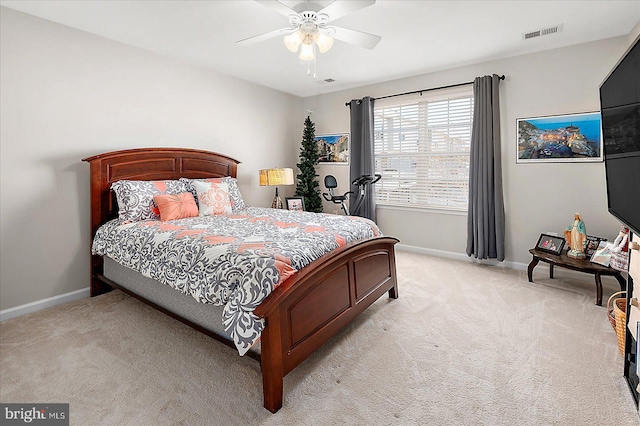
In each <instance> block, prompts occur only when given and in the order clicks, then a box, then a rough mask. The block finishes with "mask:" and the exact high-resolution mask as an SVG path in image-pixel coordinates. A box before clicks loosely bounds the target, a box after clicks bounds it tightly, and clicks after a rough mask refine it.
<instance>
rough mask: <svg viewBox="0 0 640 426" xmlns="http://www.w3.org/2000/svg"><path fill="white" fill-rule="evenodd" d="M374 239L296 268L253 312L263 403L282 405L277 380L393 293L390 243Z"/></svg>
mask: <svg viewBox="0 0 640 426" xmlns="http://www.w3.org/2000/svg"><path fill="white" fill-rule="evenodd" d="M397 242H398V240H397V239H395V238H391V237H380V238H374V239H371V240H366V241H362V242H359V243H355V244H353V245H349V246H347V247H344V248H343V249H341V250H340V251H339V252H337V253H336V252H333V253H331V254H329V255H326V256H324V257H322V258H320V259H318V260H317V261H315V262H313V263H312V264H311V265H309V266H307V267H306V268H304V269H302V270H301V271H299V273H298V274H296V275H294V276H292V277H291V278H289V279H288V280H287V281H285V282H284V283H282V285H281V286H280V287H279V288H277V289H276V290H275V291H273V292H272V293H271V294H270V295H269V297H267V299H265V300H264V302H262V304H260V306H258V307H257V308H256V310H255V311H254V313H255V314H256V315H258V316H259V317H262V318H264V319H265V320H266V327H265V329H264V330H263V332H262V338H261V345H262V356H261V363H262V381H263V391H264V407H265V408H266V409H268V410H269V411H271V412H273V413H275V412H276V411H278V410H279V409H280V408H281V407H282V395H283V388H282V385H283V379H284V376H286V375H287V373H289V372H290V371H291V370H293V369H294V368H295V367H296V366H297V365H298V364H300V363H301V362H302V361H304V360H305V359H306V358H307V357H308V356H309V355H311V354H312V353H313V352H314V351H315V350H316V349H318V348H319V347H320V346H322V345H323V344H324V343H325V342H326V341H327V340H329V339H330V338H331V337H333V336H334V335H335V334H336V333H338V331H340V330H341V329H343V328H344V327H346V326H347V325H348V324H349V323H350V322H351V321H352V320H353V319H354V318H355V317H356V316H357V315H358V314H360V313H361V312H362V311H364V310H365V309H366V308H367V307H369V306H370V305H371V304H372V303H373V302H375V301H376V300H377V299H378V298H379V297H380V296H382V295H383V294H384V293H386V292H388V293H389V296H390V297H392V298H394V299H395V298H397V297H398V284H397V278H396V266H395V255H394V245H395V244H396V243H397Z"/></svg>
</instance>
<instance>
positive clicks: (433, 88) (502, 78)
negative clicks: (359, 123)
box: [344, 75, 505, 106]
mask: <svg viewBox="0 0 640 426" xmlns="http://www.w3.org/2000/svg"><path fill="white" fill-rule="evenodd" d="M499 78H500V80H504V78H505V77H504V75H501V76H500V77H499ZM467 84H473V81H469V82H467V83H458V84H450V85H448V86H441V87H432V88H431V89H422V90H414V91H413V92H404V93H396V94H395V95H387V96H380V97H379V98H372V99H373V100H377V99H386V98H395V97H396V96H404V95H413V94H415V93H420V94H422V92H430V91H432V90H441V89H450V88H451V87H458V86H466V85H467ZM344 105H345V106H350V105H351V102H350V101H349V102H345V103H344Z"/></svg>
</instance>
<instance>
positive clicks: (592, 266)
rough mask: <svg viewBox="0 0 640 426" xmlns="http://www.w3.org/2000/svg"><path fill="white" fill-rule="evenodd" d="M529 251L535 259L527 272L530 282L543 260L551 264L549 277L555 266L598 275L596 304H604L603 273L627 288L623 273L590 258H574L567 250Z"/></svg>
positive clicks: (623, 287)
mask: <svg viewBox="0 0 640 426" xmlns="http://www.w3.org/2000/svg"><path fill="white" fill-rule="evenodd" d="M529 253H531V255H532V256H533V260H531V263H529V267H528V268H527V273H528V274H529V282H530V283H532V282H533V268H535V267H536V265H537V264H538V262H540V261H543V262H546V263H548V264H549V278H553V267H554V266H556V265H557V266H561V267H563V268H567V269H572V270H574V271H579V272H585V273H587V274H593V275H595V277H596V305H598V306H602V281H601V280H600V277H601V276H602V275H612V276H614V277H615V278H616V279H617V280H618V283H620V290H625V288H626V286H627V282H626V281H625V279H624V278H623V277H622V273H621V272H620V271H617V270H615V269H613V268H609V267H608V266H602V265H599V264H597V263H593V262H591V261H589V260H581V259H574V258H573V257H569V256H567V253H566V252H562V253H561V254H551V253H547V252H545V251H542V250H538V249H530V250H529Z"/></svg>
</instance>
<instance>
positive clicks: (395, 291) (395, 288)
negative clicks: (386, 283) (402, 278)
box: [389, 245, 398, 299]
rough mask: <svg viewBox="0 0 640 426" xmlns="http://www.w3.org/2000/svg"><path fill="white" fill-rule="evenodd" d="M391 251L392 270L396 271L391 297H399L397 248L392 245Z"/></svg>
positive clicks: (390, 291) (390, 292)
mask: <svg viewBox="0 0 640 426" xmlns="http://www.w3.org/2000/svg"><path fill="white" fill-rule="evenodd" d="M389 251H390V253H391V256H390V261H391V270H392V271H393V273H394V280H393V282H394V284H393V287H391V288H390V289H389V298H390V299H397V298H398V279H397V277H396V276H395V271H396V249H395V246H393V245H392V246H391V249H390V250H389Z"/></svg>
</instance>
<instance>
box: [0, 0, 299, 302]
mask: <svg viewBox="0 0 640 426" xmlns="http://www.w3.org/2000/svg"><path fill="white" fill-rule="evenodd" d="M0 15H1V24H0V29H1V34H0V43H1V45H0V51H1V58H0V62H1V66H2V69H1V73H0V74H1V81H0V84H1V87H2V90H1V91H0V102H1V104H0V105H1V109H2V115H1V122H0V129H1V130H0V131H1V133H0V142H1V145H0V158H1V163H0V182H1V183H2V189H1V191H0V197H1V198H0V233H1V234H2V245H1V248H0V250H1V253H2V256H1V258H0V310H4V309H8V308H11V307H15V306H19V305H23V304H26V303H29V302H34V301H38V300H42V299H45V298H49V297H52V296H58V295H62V294H65V293H69V292H72V291H74V290H79V289H83V288H86V287H88V285H89V244H90V229H89V165H88V164H86V163H83V162H81V159H82V158H85V157H87V156H90V155H94V154H98V153H101V152H105V151H112V150H118V149H128V148H137V147H151V146H169V147H172V146H173V147H190V148H198V149H207V150H211V151H218V152H221V153H224V154H226V155H229V156H231V157H233V158H236V159H238V160H240V161H242V164H240V166H239V182H240V189H241V191H242V193H243V196H244V198H245V200H246V201H247V202H248V203H249V204H253V205H262V206H270V205H271V200H272V198H273V189H272V188H267V187H260V186H258V170H259V169H261V168H266V167H274V166H288V167H292V166H294V167H295V162H296V160H297V149H296V147H297V146H298V144H299V141H300V135H301V134H302V124H301V123H302V121H303V120H304V117H305V112H304V110H303V109H302V100H301V98H297V97H295V96H291V95H288V94H284V93H282V92H278V91H275V90H271V89H267V88H265V87H262V86H258V85H254V84H250V83H247V82H245V81H242V80H238V79H236V78H232V77H228V76H225V75H222V74H219V73H215V72H212V71H209V70H205V69H202V68H197V67H194V66H190V65H186V64H182V63H179V62H176V61H173V60H171V59H168V58H165V57H163V56H160V55H156V54H152V53H148V52H146V51H143V50H140V49H137V48H133V47H130V46H126V45H124V44H120V43H117V42H114V41H110V40H107V39H104V38H101V37H97V36H94V35H91V34H88V33H85V32H82V31H79V30H75V29H72V28H69V27H65V26H62V25H59V24H55V23H52V22H50V21H46V20H43V19H40V18H36V17H33V16H30V15H26V14H23V13H20V12H16V11H14V10H12V9H7V8H2V12H1V14H0ZM265 112H268V113H265ZM292 117H293V118H292ZM289 191H291V192H292V191H293V188H290V189H288V190H287V191H284V192H285V193H288V192H289ZM283 195H284V194H283Z"/></svg>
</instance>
